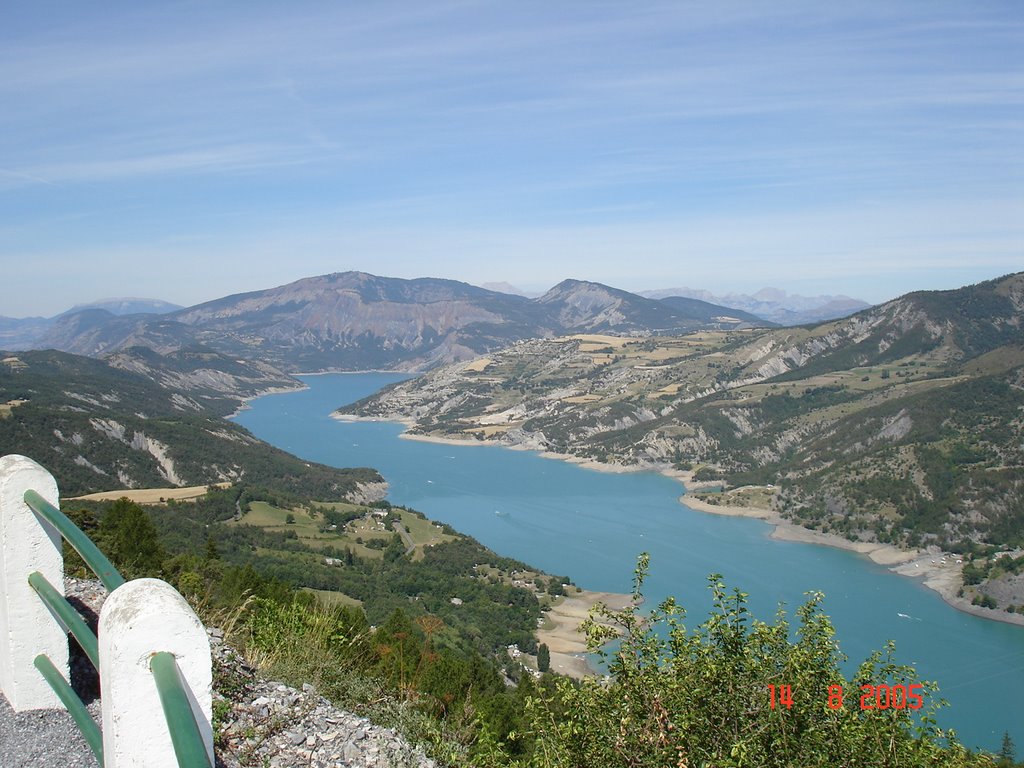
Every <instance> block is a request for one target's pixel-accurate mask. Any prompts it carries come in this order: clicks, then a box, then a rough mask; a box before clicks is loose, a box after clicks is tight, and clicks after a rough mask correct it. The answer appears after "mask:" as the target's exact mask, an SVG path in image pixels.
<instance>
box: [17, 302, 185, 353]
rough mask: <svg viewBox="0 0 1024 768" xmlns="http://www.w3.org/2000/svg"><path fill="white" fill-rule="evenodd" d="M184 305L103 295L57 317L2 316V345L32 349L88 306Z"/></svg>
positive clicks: (163, 309)
mask: <svg viewBox="0 0 1024 768" xmlns="http://www.w3.org/2000/svg"><path fill="white" fill-rule="evenodd" d="M178 309H181V306H179V305H178V304H171V303H170V302H167V301H161V300H160V299H136V298H120V299H101V300H99V301H93V302H89V303H88V304H76V305H75V306H73V307H72V308H71V309H69V310H67V311H66V312H61V313H60V314H59V315H55V316H54V317H26V318H14V317H3V316H0V349H10V350H22V349H32V348H33V347H34V346H35V345H36V343H37V342H38V341H39V340H40V339H42V338H43V337H44V336H45V335H46V332H47V331H48V330H49V329H50V328H51V327H52V326H53V325H54V324H56V323H57V322H58V321H60V320H61V319H62V318H64V317H67V316H69V315H75V314H78V313H79V312H84V311H87V310H102V311H104V312H109V313H110V314H111V315H142V314H164V313H167V312H174V311H175V310H178Z"/></svg>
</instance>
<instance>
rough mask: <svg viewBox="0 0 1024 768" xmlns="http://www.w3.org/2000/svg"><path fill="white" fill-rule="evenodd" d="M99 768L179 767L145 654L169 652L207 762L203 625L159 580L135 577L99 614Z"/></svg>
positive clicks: (208, 682) (208, 692)
mask: <svg viewBox="0 0 1024 768" xmlns="http://www.w3.org/2000/svg"><path fill="white" fill-rule="evenodd" d="M99 643H100V680H101V681H102V682H101V685H102V688H103V697H102V703H103V759H104V764H105V766H104V768H128V767H129V766H131V767H132V768H137V767H138V766H145V767H146V768H164V766H166V767H167V768H178V762H177V759H176V757H175V755H174V747H173V745H172V744H171V736H170V731H169V730H168V727H167V722H166V720H165V719H164V712H163V709H162V707H161V704H160V697H159V694H158V693H157V689H156V682H155V681H154V679H153V673H152V672H150V669H149V660H150V657H151V656H152V655H153V654H155V653H159V652H161V651H167V652H169V653H172V654H174V656H175V659H176V660H177V663H178V669H179V670H180V673H181V677H182V680H183V682H184V683H185V686H186V690H187V691H188V694H189V701H190V702H191V704H192V712H193V714H194V716H195V718H196V722H197V723H198V724H199V731H200V733H201V734H202V737H203V742H204V744H205V746H206V753H207V755H209V757H210V763H211V765H212V764H213V726H212V724H211V717H212V710H213V701H212V684H213V679H212V677H213V673H212V668H211V661H210V641H209V639H208V638H207V635H206V628H205V627H204V626H203V623H202V622H201V621H200V620H199V617H198V616H196V614H195V613H194V612H193V610H192V608H191V607H190V606H189V604H188V603H187V602H185V598H183V597H182V596H181V595H180V594H178V592H177V590H175V589H174V587H172V586H171V585H170V584H168V583H167V582H165V581H161V580H160V579H135V580H134V581H129V582H126V583H124V584H122V585H121V586H120V587H118V588H117V589H115V590H114V591H113V592H111V593H110V595H109V596H108V597H107V600H106V602H105V603H104V604H103V608H102V610H101V611H100V631H99Z"/></svg>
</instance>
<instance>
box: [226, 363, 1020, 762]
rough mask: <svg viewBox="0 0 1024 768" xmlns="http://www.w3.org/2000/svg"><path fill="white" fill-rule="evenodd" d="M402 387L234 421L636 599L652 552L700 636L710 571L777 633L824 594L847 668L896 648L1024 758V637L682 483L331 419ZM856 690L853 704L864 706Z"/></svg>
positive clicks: (281, 398)
mask: <svg viewBox="0 0 1024 768" xmlns="http://www.w3.org/2000/svg"><path fill="white" fill-rule="evenodd" d="M403 378H406V377H405V376H402V375H399V374H385V373H363V374H329V375H321V376H307V377H303V380H304V381H305V383H306V384H308V386H309V389H307V390H303V391H299V392H291V393H286V394H279V395H270V396H266V397H262V398H259V399H257V400H254V401H252V402H251V403H250V408H249V409H247V410H245V411H242V412H241V413H240V414H238V416H237V417H236V421H237V422H238V423H239V424H241V425H243V426H245V427H247V428H248V429H250V430H251V431H252V432H253V433H254V434H256V435H257V436H258V437H260V438H262V439H264V440H266V441H268V442H270V443H272V444H274V445H276V446H278V447H280V448H282V449H284V450H286V451H289V452H290V453H293V454H296V455H298V456H301V457H303V458H305V459H309V460H312V461H318V462H322V463H324V464H330V465H333V466H338V467H350V466H368V467H374V468H376V469H378V470H379V471H380V472H381V473H382V474H383V475H384V477H385V478H386V479H387V481H388V483H389V484H390V490H389V494H388V499H389V500H390V501H391V502H393V503H396V504H404V505H407V506H410V507H413V508H415V509H418V510H420V511H422V512H424V513H425V514H427V515H428V516H429V517H431V518H433V519H435V520H440V521H443V522H446V523H449V524H451V525H452V526H454V527H455V528H456V529H457V530H459V531H462V532H464V533H468V534H469V535H471V536H474V537H476V538H477V539H478V540H479V541H481V542H482V543H484V544H486V545H487V546H489V547H490V548H492V549H493V550H495V551H496V552H498V553H499V554H502V555H507V556H510V557H515V558H518V559H520V560H523V561H525V562H527V563H530V564H531V565H535V566H537V567H539V568H542V569H544V570H545V571H548V572H550V573H553V574H558V575H566V576H569V577H570V578H572V579H573V581H574V582H575V583H577V584H579V585H580V586H582V587H584V588H586V589H594V590H606V591H614V592H629V591H630V587H631V582H632V576H633V569H634V567H635V565H636V558H637V555H638V554H639V553H640V552H644V551H646V552H649V553H650V555H651V574H650V578H649V580H648V582H647V585H646V588H645V594H646V596H647V599H648V603H649V604H650V605H654V604H656V603H657V602H658V601H660V600H661V599H662V598H664V597H666V596H668V595H674V596H675V597H676V598H677V600H678V601H679V602H680V603H681V604H682V605H683V606H684V607H685V608H686V609H687V614H688V616H687V625H688V626H692V625H695V624H698V623H700V622H701V621H703V620H704V618H705V617H706V615H707V612H708V609H709V607H710V604H711V601H710V597H709V593H708V590H707V587H706V583H707V576H708V574H710V573H720V574H722V576H723V577H724V580H725V582H726V584H727V585H728V586H729V588H730V589H731V588H733V587H737V588H739V589H741V590H743V591H744V592H747V593H749V595H750V603H749V605H750V607H751V609H752V610H753V612H754V614H755V616H757V617H758V618H760V619H763V620H765V621H771V620H772V619H773V618H774V615H775V611H776V609H777V607H778V605H779V603H784V604H785V607H786V610H787V613H788V614H789V617H790V620H791V621H794V620H795V619H794V617H793V615H792V614H793V612H794V611H795V609H796V608H797V607H798V606H799V605H800V604H801V603H803V602H804V593H806V592H808V591H812V590H817V591H821V592H823V593H824V594H825V601H824V610H825V612H826V613H827V614H828V615H829V616H830V617H831V618H832V620H833V623H834V624H835V627H836V630H837V636H838V638H839V641H840V644H841V650H842V651H843V653H845V654H846V655H847V656H848V657H849V659H850V668H852V667H853V666H855V665H856V664H858V663H859V662H860V661H862V660H863V659H864V658H865V657H866V656H868V655H869V654H870V652H871V651H873V650H879V649H881V648H882V647H883V645H884V644H885V642H886V641H887V640H890V639H891V640H893V641H895V643H896V660H897V661H898V662H900V663H907V664H913V665H914V666H916V668H917V670H918V672H919V675H920V677H921V678H922V679H925V680H934V681H937V682H938V683H939V686H940V689H941V691H940V694H939V695H940V696H941V697H943V698H945V699H947V700H948V701H949V703H950V706H949V707H947V708H945V709H943V710H942V711H941V712H940V714H939V723H940V725H942V726H943V727H952V728H955V729H956V731H957V733H958V735H959V738H960V740H961V741H962V742H963V743H965V744H966V745H967V746H971V747H981V748H985V749H989V750H992V751H995V750H997V749H998V748H999V745H1000V741H1001V739H1002V735H1003V732H1004V731H1008V732H1009V733H1010V735H1011V736H1012V737H1013V739H1014V741H1015V743H1016V744H1017V745H1018V748H1024V716H1022V713H1024V710H1022V708H1021V706H1020V701H1021V698H1022V695H1024V628H1022V627H1018V626H1013V625H1009V624H1003V623H1000V622H995V621H988V620H985V619H979V618H976V617H974V616H970V615H968V614H965V613H962V612H960V611H957V610H954V609H953V608H951V607H949V606H948V605H946V604H945V603H944V602H943V601H942V600H941V599H940V598H939V597H938V595H936V594H935V593H934V592H932V591H931V590H929V589H926V588H925V587H923V586H922V585H921V584H919V583H918V582H917V581H916V580H914V579H909V578H906V577H902V576H897V575H895V574H893V573H891V572H889V571H888V570H887V569H886V568H884V567H882V566H877V565H875V564H873V563H872V562H871V561H869V560H868V559H867V558H864V557H862V556H860V555H856V554H854V553H850V552H846V551H843V550H838V549H832V548H829V547H822V546H815V545H810V544H798V543H792V542H780V541H775V540H772V539H770V538H768V536H769V534H770V532H771V528H770V527H769V526H768V525H766V524H764V523H762V522H760V521H757V520H748V519H743V518H730V517H722V516H717V515H708V514H703V513H700V512H695V511H692V510H689V509H688V508H686V507H684V506H683V505H682V504H680V503H679V501H678V499H679V496H680V494H681V492H682V486H681V485H680V484H679V483H677V482H676V481H674V480H671V479H669V478H666V477H663V476H661V475H658V474H655V473H649V472H637V473H629V474H611V473H604V472H595V471H592V470H586V469H581V468H579V467H577V466H574V465H571V464H568V463H566V462H562V461H557V460H552V459H545V458H542V457H540V456H539V455H537V454H535V453H531V452H526V451H514V450H509V449H505V448H499V447H495V446H459V445H446V444H438V443H427V442H421V441H415V440H406V439H401V438H400V437H399V436H400V435H401V433H402V431H403V429H404V427H403V426H402V425H400V424H394V423H387V422H342V421H339V420H337V419H332V418H331V417H330V414H331V412H332V411H333V410H334V409H335V408H337V407H339V406H341V405H343V404H345V403H349V402H353V401H355V400H358V399H360V398H362V397H365V396H366V395H368V394H371V393H373V392H375V391H376V390H378V389H380V388H381V387H383V386H385V385H386V384H389V383H391V382H394V381H398V380H400V379H403ZM901 614H902V616H901ZM879 682H882V681H879ZM851 694H853V692H848V698H847V701H848V704H847V705H848V706H850V705H851V703H855V702H856V701H857V699H856V698H855V696H854V695H851Z"/></svg>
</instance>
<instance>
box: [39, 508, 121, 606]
mask: <svg viewBox="0 0 1024 768" xmlns="http://www.w3.org/2000/svg"><path fill="white" fill-rule="evenodd" d="M25 503H26V504H28V507H29V509H31V510H32V511H33V512H35V513H36V514H37V515H38V516H39V517H41V518H42V519H43V520H45V521H46V522H48V523H49V524H50V525H52V526H53V527H54V528H56V529H57V530H58V531H59V532H60V535H61V536H63V537H64V540H65V541H67V543H68V544H70V545H71V546H72V547H74V549H75V551H76V552H77V553H78V554H79V555H81V556H82V559H83V560H85V564H86V565H88V566H89V567H90V568H91V569H92V572H93V573H95V574H96V576H97V577H98V578H99V580H100V581H102V582H103V586H105V587H106V588H107V591H108V592H113V591H114V590H115V589H117V588H118V587H120V586H121V585H122V584H124V576H122V575H121V574H120V573H119V572H118V570H117V568H115V567H114V564H113V563H111V562H110V561H109V560H108V559H107V556H106V555H104V554H103V553H102V552H100V550H99V547H97V546H96V545H95V544H93V543H92V539H90V538H89V537H88V536H86V535H85V534H84V533H82V530H81V529H80V528H79V527H78V526H77V525H75V524H74V523H73V522H71V520H70V519H69V518H68V516H67V515H65V514H64V513H63V512H61V511H60V510H59V509H57V508H56V507H55V506H53V504H51V503H50V502H48V501H47V500H46V499H44V498H43V497H42V496H40V495H39V494H38V493H36V492H35V491H25Z"/></svg>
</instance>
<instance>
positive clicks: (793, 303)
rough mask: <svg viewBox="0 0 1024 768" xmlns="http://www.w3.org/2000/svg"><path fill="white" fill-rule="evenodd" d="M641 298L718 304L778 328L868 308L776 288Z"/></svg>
mask: <svg viewBox="0 0 1024 768" xmlns="http://www.w3.org/2000/svg"><path fill="white" fill-rule="evenodd" d="M639 293H640V295H641V296H646V297H647V298H651V299H664V298H666V297H669V296H684V297H686V298H691V299H700V300H701V301H706V302H709V303H711V304H718V305H721V306H724V307H729V308H730V309H734V310H742V311H744V312H749V313H750V314H752V315H756V316H757V317H760V318H761V319H762V320H768V321H770V322H773V323H777V324H779V325H806V324H808V323H820V322H823V321H825V320H835V319H837V318H840V317H846V316H847V315H852V314H853V313H854V312H859V311H860V310H862V309H867V308H868V307H870V306H871V305H870V304H868V303H867V302H865V301H861V300H860V299H851V298H850V297H849V296H799V295H797V294H791V293H787V292H786V291H783V290H781V289H779V288H762V289H761V290H759V291H757V292H756V293H754V294H752V295H751V294H745V293H727V294H725V295H722V296H717V295H715V294H713V293H711V292H710V291H705V290H701V289H694V288H661V289H658V290H656V291H640V292H639Z"/></svg>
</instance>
